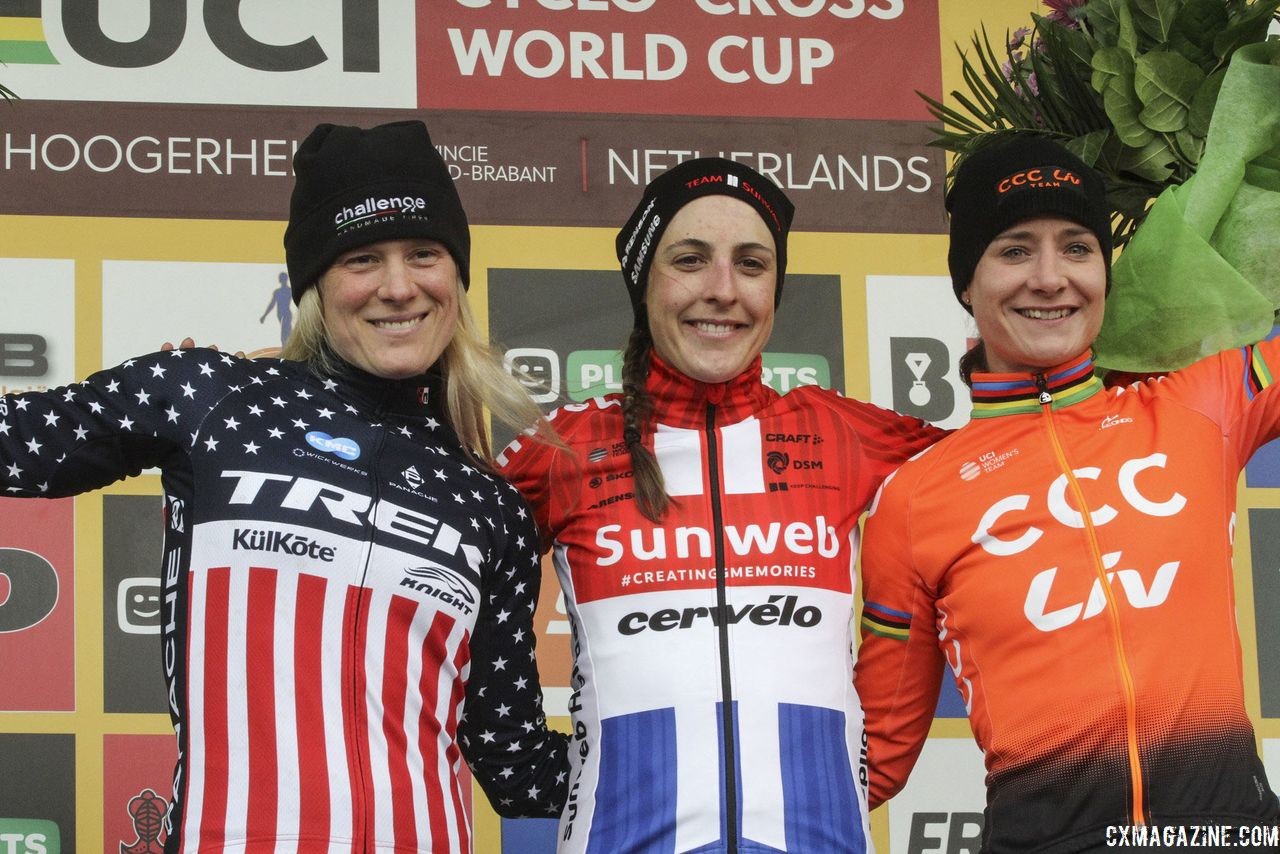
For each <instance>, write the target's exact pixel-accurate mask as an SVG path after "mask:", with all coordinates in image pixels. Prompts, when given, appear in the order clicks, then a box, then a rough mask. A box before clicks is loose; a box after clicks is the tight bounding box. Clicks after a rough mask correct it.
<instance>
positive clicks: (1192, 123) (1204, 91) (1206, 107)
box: [1187, 68, 1227, 139]
mask: <svg viewBox="0 0 1280 854" xmlns="http://www.w3.org/2000/svg"><path fill="white" fill-rule="evenodd" d="M1226 76H1227V69H1225V68H1219V69H1218V70H1217V71H1215V72H1213V73H1212V74H1210V75H1209V76H1208V77H1206V78H1205V80H1204V82H1203V83H1201V84H1200V88H1199V89H1197V90H1196V95H1195V97H1194V98H1192V99H1191V112H1190V113H1189V114H1188V115H1187V130H1189V131H1190V132H1191V133H1193V134H1195V135H1196V136H1198V137H1200V138H1201V139H1203V138H1204V137H1206V136H1208V135H1209V121H1210V119H1212V118H1213V108H1214V106H1215V105H1217V103H1218V90H1219V89H1221V88H1222V81H1223V80H1224V79H1226Z"/></svg>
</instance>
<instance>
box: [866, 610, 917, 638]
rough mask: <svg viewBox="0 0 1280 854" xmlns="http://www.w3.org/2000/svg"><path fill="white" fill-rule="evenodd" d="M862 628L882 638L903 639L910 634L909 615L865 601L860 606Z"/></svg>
mask: <svg viewBox="0 0 1280 854" xmlns="http://www.w3.org/2000/svg"><path fill="white" fill-rule="evenodd" d="M862 630H863V631H864V632H870V633H871V634H873V635H877V636H879V637H882V638H890V639H892V640H900V641H905V640H906V639H907V638H908V636H909V635H910V634H911V615H910V614H909V613H907V612H905V611H895V610H894V609H893V608H887V607H885V606H884V605H878V604H876V603H875V602H867V603H866V604H864V605H863V606H862Z"/></svg>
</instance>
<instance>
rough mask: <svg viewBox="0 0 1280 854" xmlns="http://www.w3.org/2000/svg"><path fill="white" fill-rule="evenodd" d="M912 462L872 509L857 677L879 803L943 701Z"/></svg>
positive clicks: (872, 795)
mask: <svg viewBox="0 0 1280 854" xmlns="http://www.w3.org/2000/svg"><path fill="white" fill-rule="evenodd" d="M912 474H913V473H912V471H911V468H910V467H908V469H906V470H900V471H898V472H897V473H895V474H893V475H890V476H889V478H888V479H887V480H886V481H885V483H884V485H883V486H882V487H881V490H880V492H879V494H878V495H877V497H876V500H875V501H874V502H873V503H872V507H871V510H870V512H869V513H868V515H867V518H866V522H865V526H864V536H863V545H862V596H863V608H862V622H861V637H862V641H861V644H860V646H859V648H858V660H857V665H856V667H855V676H854V684H855V686H856V687H857V691H858V696H859V697H860V698H861V699H862V707H863V710H864V711H865V713H866V728H867V755H868V761H869V766H870V773H869V781H868V790H867V793H868V804H869V806H870V807H871V808H872V809H874V808H875V807H877V806H879V805H880V804H882V803H884V802H885V801H887V800H888V799H889V798H891V797H893V796H894V795H895V794H897V792H898V791H899V790H900V789H901V788H902V787H903V786H904V785H905V784H906V782H907V777H908V775H909V774H910V773H911V769H912V767H913V766H914V765H915V762H916V759H917V757H918V756H919V755H920V750H921V748H923V747H924V743H925V739H926V738H927V737H928V735H929V725H930V724H931V723H932V721H933V712H934V709H935V707H936V706H937V702H938V692H939V688H940V685H941V679H942V667H943V664H944V658H943V654H942V651H941V649H940V648H939V641H938V626H937V617H936V607H935V601H936V598H937V591H936V590H934V589H932V587H931V586H930V584H929V583H928V582H926V580H925V579H924V578H922V577H921V574H920V573H919V572H918V571H917V568H916V566H915V562H914V560H913V558H912V550H911V543H912V538H911V523H912V519H911V502H910V499H911V492H912V489H911V486H912V483H913V477H912Z"/></svg>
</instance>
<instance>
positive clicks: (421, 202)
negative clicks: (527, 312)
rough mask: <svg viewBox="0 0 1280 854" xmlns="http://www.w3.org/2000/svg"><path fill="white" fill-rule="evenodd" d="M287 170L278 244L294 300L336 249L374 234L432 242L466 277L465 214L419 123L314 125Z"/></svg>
mask: <svg viewBox="0 0 1280 854" xmlns="http://www.w3.org/2000/svg"><path fill="white" fill-rule="evenodd" d="M293 172H294V177H295V181H294V186H293V196H292V198H291V200H290V202H289V226H288V228H287V229H285V233H284V250H285V263H286V266H287V267H288V269H289V281H290V286H291V287H292V289H293V301H294V302H298V300H300V299H301V298H302V294H303V293H304V292H305V291H306V290H307V289H308V288H310V287H311V286H312V285H314V284H315V283H316V282H317V281H318V280H319V278H320V275H321V274H322V273H324V271H325V270H327V269H328V268H329V265H331V264H332V263H333V262H334V260H335V259H336V258H337V257H338V256H339V255H341V254H342V253H344V252H349V251H350V250H352V249H356V248H358V247H360V246H366V245H368V244H370V243H376V242H378V241H380V240H400V239H412V238H428V239H431V240H438V241H440V242H441V243H443V244H444V245H445V247H446V248H447V249H448V250H449V254H450V255H451V256H453V261H454V263H455V264H457V266H458V274H459V276H461V278H462V283H463V285H464V286H466V285H468V284H469V283H470V263H471V232H470V229H469V228H468V226H467V215H466V212H465V211H463V209H462V202H461V200H460V199H459V198H458V190H457V188H456V187H455V186H454V184H453V179H452V178H451V177H450V176H449V169H448V167H447V166H446V165H445V162H444V160H443V159H442V158H441V157H440V154H439V152H437V151H436V149H435V146H433V145H432V144H431V136H430V134H428V133H427V127H426V125H424V124H423V123H422V122H420V121H416V120H413V121H402V122H392V123H390V124H384V125H378V126H377V127H372V128H367V129H366V128H358V127H350V126H347V125H333V124H321V125H318V126H317V127H316V128H315V130H313V131H312V132H311V133H310V134H309V135H308V136H307V138H306V139H305V140H303V141H302V144H301V145H299V146H298V151H297V153H296V154H295V155H294V158H293Z"/></svg>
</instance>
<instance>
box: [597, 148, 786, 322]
mask: <svg viewBox="0 0 1280 854" xmlns="http://www.w3.org/2000/svg"><path fill="white" fill-rule="evenodd" d="M714 195H720V196H730V197H732V198H735V199H740V200H741V201H744V202H746V203H747V204H749V205H750V206H751V207H752V208H754V209H755V211H756V213H758V214H760V218H761V219H762V220H764V224H765V227H766V228H768V229H769V233H770V234H772V235H773V244H774V250H775V253H776V255H777V259H778V282H777V288H776V290H775V291H774V298H773V300H774V306H775V307H776V306H777V304H778V301H779V300H781V299H782V279H783V275H784V274H785V273H786V271H787V232H788V231H789V230H790V229H791V219H792V217H793V216H795V206H794V205H792V204H791V200H790V199H788V198H787V197H786V195H784V194H783V192H782V190H780V189H779V188H778V185H777V184H775V183H773V182H772V181H770V180H769V179H768V178H766V177H764V176H763V175H761V174H760V173H759V172H757V171H755V170H754V169H752V168H751V167H749V166H743V165H742V164H741V163H735V162H734V161H732V160H726V159H725V158H723V157H698V158H695V159H693V160H686V161H684V162H683V163H681V164H679V165H678V166H673V167H672V168H671V169H669V170H667V171H666V172H663V173H662V174H661V175H659V176H658V177H657V178H654V179H653V180H652V181H650V182H649V185H648V186H647V187H645V188H644V196H643V197H642V198H641V199H640V204H638V205H636V209H635V211H633V212H632V214H631V217H630V218H629V219H628V220H627V224H626V225H624V226H623V227H622V230H621V231H619V232H618V237H617V240H616V241H615V244H614V245H615V247H616V249H617V252H618V261H619V263H620V264H621V265H622V277H623V279H624V280H625V281H626V285H627V292H628V293H629V294H630V295H631V308H632V311H634V312H635V314H636V317H637V319H638V318H639V317H640V313H641V310H642V309H643V308H644V294H645V288H646V286H647V285H648V283H649V267H650V265H651V264H652V263H653V255H654V252H655V251H657V248H658V241H659V240H660V239H661V238H662V233H663V232H664V231H666V228H667V226H668V225H669V224H670V223H671V218H672V217H673V216H675V215H676V212H677V211H679V210H680V209H681V208H682V207H684V206H685V205H687V204H689V202H692V201H693V200H694V199H697V198H701V197H702V196H714Z"/></svg>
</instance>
